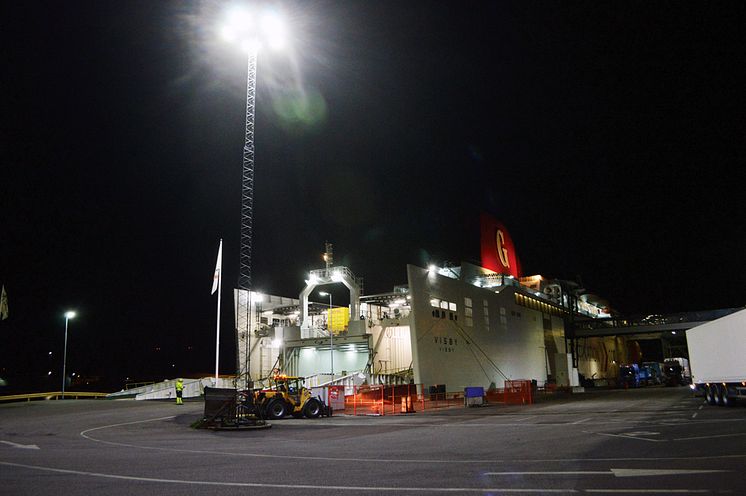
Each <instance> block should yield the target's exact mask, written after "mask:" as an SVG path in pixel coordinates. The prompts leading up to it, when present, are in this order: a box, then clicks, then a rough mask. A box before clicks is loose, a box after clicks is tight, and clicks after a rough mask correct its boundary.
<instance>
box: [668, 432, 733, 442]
mask: <svg viewBox="0 0 746 496" xmlns="http://www.w3.org/2000/svg"><path fill="white" fill-rule="evenodd" d="M735 436H746V432H736V433H735V434H713V435H712V436H696V437H677V438H674V441H694V440H697V439H717V438H719V437H735Z"/></svg>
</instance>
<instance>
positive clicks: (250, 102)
mask: <svg viewBox="0 0 746 496" xmlns="http://www.w3.org/2000/svg"><path fill="white" fill-rule="evenodd" d="M220 32H221V35H222V38H223V40H224V41H226V42H229V43H234V44H236V45H238V46H240V47H241V48H242V49H243V50H244V51H245V52H246V54H247V62H248V77H247V80H246V128H245V133H244V147H243V171H242V175H241V179H242V183H241V243H240V250H239V271H238V287H239V289H246V290H250V289H251V245H252V228H253V223H254V219H253V210H254V114H255V109H256V103H255V100H256V57H257V53H258V52H259V50H261V48H263V46H265V45H268V46H269V47H271V48H274V49H280V48H282V47H283V45H284V43H285V38H286V36H285V25H284V23H283V21H282V19H281V18H280V16H279V15H278V14H277V13H276V12H274V11H271V10H266V11H264V12H263V13H261V14H260V13H258V12H256V13H251V12H249V11H248V10H244V9H242V8H235V9H233V10H231V11H229V12H228V16H227V18H226V22H225V24H224V25H223V26H222V28H221V30H220Z"/></svg>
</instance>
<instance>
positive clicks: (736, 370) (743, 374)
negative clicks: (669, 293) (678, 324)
mask: <svg viewBox="0 0 746 496" xmlns="http://www.w3.org/2000/svg"><path fill="white" fill-rule="evenodd" d="M686 340H687V346H688V347H689V365H690V367H691V374H692V388H693V389H698V390H700V391H702V392H704V395H705V398H706V399H707V402H708V403H709V404H711V405H721V406H731V405H733V404H734V403H735V401H736V399H741V400H742V399H744V398H746V309H744V310H739V311H738V312H735V313H732V314H730V315H726V316H725V317H721V318H719V319H716V320H713V321H712V322H708V323H706V324H702V325H700V326H697V327H693V328H691V329H689V330H687V331H686Z"/></svg>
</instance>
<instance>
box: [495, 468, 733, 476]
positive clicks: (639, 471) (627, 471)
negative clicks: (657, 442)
mask: <svg viewBox="0 0 746 496" xmlns="http://www.w3.org/2000/svg"><path fill="white" fill-rule="evenodd" d="M720 472H729V471H728V470H690V469H648V468H611V469H609V470H574V471H573V470H570V471H549V472H547V471H545V472H485V475H511V476H513V475H613V476H614V477H660V476H663V475H689V474H714V473H720Z"/></svg>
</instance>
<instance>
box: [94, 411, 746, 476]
mask: <svg viewBox="0 0 746 496" xmlns="http://www.w3.org/2000/svg"><path fill="white" fill-rule="evenodd" d="M173 418H175V416H170V417H160V418H153V419H146V420H138V421H135V422H124V423H121V424H112V425H105V426H101V427H94V428H92V429H87V430H84V431H82V432H80V435H81V436H82V437H84V438H86V439H88V440H89V441H93V442H96V443H102V444H109V445H112V446H121V447H124V448H137V449H145V450H154V451H169V452H172V453H193V454H204V455H221V456H226V455H227V456H241V457H250V458H276V459H283V460H313V461H331V462H353V463H357V462H363V463H416V464H422V463H430V464H460V465H461V464H463V465H470V464H486V463H491V464H494V463H506V462H510V463H577V462H607V463H608V462H637V461H643V462H650V461H676V460H732V459H736V460H737V459H746V453H740V454H732V455H709V456H666V457H611V458H561V459H558V458H534V459H524V460H515V459H512V458H506V459H500V458H495V459H481V460H454V459H447V460H442V459H440V460H438V459H434V460H433V459H430V460H428V459H422V458H413V459H412V458H335V457H331V456H301V455H272V454H266V453H236V452H235V451H210V450H194V449H185V448H164V447H160V446H145V445H141V444H131V443H122V442H116V441H104V440H103V439H96V438H95V437H91V436H89V435H88V433H90V432H92V431H96V430H101V429H107V428H111V427H119V426H124V425H132V424H142V423H146V422H155V421H158V420H168V419H173ZM316 425H328V424H327V423H326V422H318V423H316ZM504 425H505V424H491V427H495V426H497V427H504ZM524 425H525V424H524ZM529 425H534V424H529ZM562 425H567V424H562ZM583 432H585V433H586V434H601V435H610V436H614V434H604V433H597V432H590V431H583ZM621 437H624V438H626V439H641V438H630V437H628V436H621ZM651 441H656V440H655V439H651Z"/></svg>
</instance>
